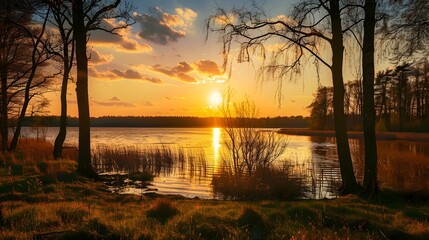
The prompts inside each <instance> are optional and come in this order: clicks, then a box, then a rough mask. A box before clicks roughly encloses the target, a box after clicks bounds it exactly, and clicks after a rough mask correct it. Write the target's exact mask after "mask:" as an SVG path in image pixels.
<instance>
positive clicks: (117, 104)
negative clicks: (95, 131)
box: [92, 100, 136, 108]
mask: <svg viewBox="0 0 429 240" xmlns="http://www.w3.org/2000/svg"><path fill="white" fill-rule="evenodd" d="M92 102H93V103H94V104H96V105H100V106H105V107H130V108H131V107H136V106H135V105H134V104H132V103H128V102H122V101H106V102H100V101H94V100H93V101H92Z"/></svg>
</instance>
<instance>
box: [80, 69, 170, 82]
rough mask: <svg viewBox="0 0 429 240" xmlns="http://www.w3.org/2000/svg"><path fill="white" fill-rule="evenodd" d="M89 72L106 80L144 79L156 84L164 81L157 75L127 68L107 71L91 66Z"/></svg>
mask: <svg viewBox="0 0 429 240" xmlns="http://www.w3.org/2000/svg"><path fill="white" fill-rule="evenodd" d="M88 73H89V75H90V76H92V77H95V78H98V79H104V80H119V79H132V80H142V81H146V82H151V83H155V84H159V83H162V80H161V79H159V78H157V77H152V76H148V75H145V74H141V73H139V72H137V71H135V70H132V69H127V70H119V69H108V70H105V71H99V70H97V69H96V68H94V67H90V68H89V71H88Z"/></svg>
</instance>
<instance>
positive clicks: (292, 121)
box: [24, 116, 308, 128]
mask: <svg viewBox="0 0 429 240" xmlns="http://www.w3.org/2000/svg"><path fill="white" fill-rule="evenodd" d="M223 122H224V121H223V119H222V118H219V117H186V116H171V117H170V116H150V117H146V116H145V117H136V116H127V117H119V116H106V117H93V118H91V126H92V127H223ZM236 122H237V123H240V122H241V121H236ZM307 123H308V117H303V116H291V117H265V118H258V119H256V120H255V121H254V126H255V127H272V128H305V127H307V126H308V124H307ZM67 125H68V126H69V127H77V126H79V121H78V118H75V117H68V118H67ZM24 126H46V127H58V126H60V117H58V116H33V117H27V118H26V119H25V120H24ZM237 127H239V125H237Z"/></svg>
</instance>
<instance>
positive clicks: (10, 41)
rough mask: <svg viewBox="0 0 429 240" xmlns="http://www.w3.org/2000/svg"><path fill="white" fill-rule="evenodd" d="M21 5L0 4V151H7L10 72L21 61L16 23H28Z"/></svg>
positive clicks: (20, 38) (20, 31) (21, 38)
mask: <svg viewBox="0 0 429 240" xmlns="http://www.w3.org/2000/svg"><path fill="white" fill-rule="evenodd" d="M20 9H21V10H22V9H25V8H24V7H23V6H22V3H20V2H18V1H1V3H0V13H1V15H0V16H1V17H0V81H1V107H0V128H1V137H2V142H1V146H2V151H6V150H7V149H8V137H9V134H8V128H9V124H8V121H9V117H8V112H9V108H8V106H9V103H10V101H11V96H10V95H11V94H10V93H9V88H10V87H11V84H10V78H11V75H12V74H11V70H12V69H19V66H20V64H19V63H20V62H23V61H24V62H25V60H24V59H23V54H22V52H23V49H24V48H25V47H24V38H25V37H24V35H25V33H24V32H23V29H22V28H20V27H18V25H17V24H15V23H17V22H19V23H20V24H22V25H24V24H26V23H28V22H29V20H30V19H29V17H28V14H27V13H26V11H19V10H20Z"/></svg>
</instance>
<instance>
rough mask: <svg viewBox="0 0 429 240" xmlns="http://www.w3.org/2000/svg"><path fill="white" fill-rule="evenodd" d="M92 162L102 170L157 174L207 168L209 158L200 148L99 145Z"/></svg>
mask: <svg viewBox="0 0 429 240" xmlns="http://www.w3.org/2000/svg"><path fill="white" fill-rule="evenodd" d="M92 161H93V162H92V163H93V166H94V167H95V169H96V170H97V171H98V172H111V173H121V172H123V173H127V172H128V173H129V172H140V171H142V172H145V171H149V172H152V173H153V174H155V175H159V174H161V173H163V174H170V173H172V172H173V171H174V170H175V169H179V170H184V169H185V168H187V169H188V170H189V171H190V172H194V171H196V170H198V172H202V173H204V172H205V171H206V169H205V168H206V166H207V163H206V161H207V160H206V157H205V154H204V152H203V150H202V149H199V151H194V150H188V151H185V150H184V149H183V148H179V147H171V146H166V145H161V146H159V145H151V146H144V147H140V146H116V147H112V146H105V145H99V146H97V147H96V148H95V150H94V151H93V154H92Z"/></svg>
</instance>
